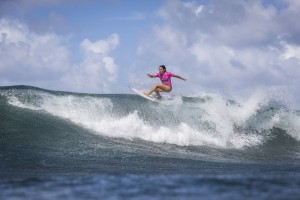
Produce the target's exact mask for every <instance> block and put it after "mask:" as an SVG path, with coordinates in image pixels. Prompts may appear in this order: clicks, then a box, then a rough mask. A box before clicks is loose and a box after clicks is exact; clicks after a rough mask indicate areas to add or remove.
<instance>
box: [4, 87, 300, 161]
mask: <svg viewBox="0 0 300 200" xmlns="http://www.w3.org/2000/svg"><path fill="white" fill-rule="evenodd" d="M0 108H1V114H0V119H1V130H0V132H1V136H2V139H3V140H2V141H4V142H3V145H2V146H1V149H2V151H1V152H2V157H4V158H6V159H7V160H10V159H15V157H11V156H9V155H10V154H14V155H15V156H17V154H18V153H20V152H21V154H22V155H23V156H24V154H26V153H27V155H28V156H29V159H27V161H26V162H30V161H32V162H35V161H36V157H40V156H41V154H42V155H45V156H46V157H48V158H49V156H50V157H51V158H54V157H55V159H58V158H61V159H62V160H64V158H65V156H66V155H69V157H68V158H70V155H71V157H72V156H79V155H82V156H83V157H84V158H87V157H93V156H94V157H93V158H97V156H100V155H101V156H102V157H101V159H103V157H105V158H107V159H108V160H110V162H111V161H112V160H113V158H115V157H118V158H119V157H120V156H121V155H122V156H123V158H126V156H127V155H131V156H136V157H138V158H144V157H145V156H151V157H152V156H154V157H156V158H157V159H158V157H159V158H161V156H162V157H168V158H169V157H172V158H176V159H192V160H202V161H204V160H206V161H208V160H209V161H218V162H223V161H226V162H228V161H230V162H231V161H233V162H247V163H249V162H270V160H271V162H280V161H283V160H284V161H287V160H290V161H291V162H295V161H297V160H299V155H300V154H299V152H300V150H299V149H300V148H299V147H300V145H299V140H300V116H299V114H298V113H297V112H295V111H292V110H290V109H289V108H288V106H287V105H286V104H285V103H284V102H283V101H282V100H280V99H276V98H265V97H258V96H256V97H253V98H251V99H248V100H247V101H245V102H235V101H232V100H226V99H224V98H222V97H220V96H205V97H174V98H173V99H172V100H169V101H164V102H162V103H155V102H150V101H147V100H145V99H143V98H141V97H139V96H137V95H131V94H111V95H102V94H99V95H95V94H78V93H70V92H60V91H49V90H44V89H40V88H35V87H29V86H10V87H2V88H0ZM33 155H34V156H33ZM86 156H87V157H86ZM122 156H121V157H122ZM42 157H43V156H42ZM20 159H21V158H20ZM49 159H50V158H49ZM21 160H22V159H21ZM38 160H39V162H40V163H39V164H42V165H47V159H44V160H43V158H40V159H38Z"/></svg>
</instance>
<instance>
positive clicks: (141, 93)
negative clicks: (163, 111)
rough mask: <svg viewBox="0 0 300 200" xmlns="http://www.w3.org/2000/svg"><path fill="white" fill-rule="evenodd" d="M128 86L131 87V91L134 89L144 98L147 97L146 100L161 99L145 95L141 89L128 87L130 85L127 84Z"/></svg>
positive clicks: (154, 100)
mask: <svg viewBox="0 0 300 200" xmlns="http://www.w3.org/2000/svg"><path fill="white" fill-rule="evenodd" d="M128 87H129V88H130V89H132V91H134V92H135V93H137V94H138V95H140V96H141V97H143V98H145V99H148V100H150V101H153V102H160V101H161V100H160V99H158V98H156V97H154V96H152V95H150V96H147V95H145V94H144V92H143V91H140V90H138V89H136V88H133V87H130V86H128Z"/></svg>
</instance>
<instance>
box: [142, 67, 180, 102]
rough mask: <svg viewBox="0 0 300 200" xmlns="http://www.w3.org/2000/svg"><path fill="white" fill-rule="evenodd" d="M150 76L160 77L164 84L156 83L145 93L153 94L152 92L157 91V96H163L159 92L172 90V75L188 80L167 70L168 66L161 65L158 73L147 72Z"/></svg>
mask: <svg viewBox="0 0 300 200" xmlns="http://www.w3.org/2000/svg"><path fill="white" fill-rule="evenodd" d="M147 75H148V76H149V77H150V78H154V77H159V78H160V80H161V82H162V84H158V83H157V84H155V85H154V86H153V87H152V88H151V90H150V91H149V92H144V94H145V95H147V96H149V95H150V94H152V92H155V93H156V95H157V98H159V99H160V98H161V96H160V93H159V92H171V90H172V82H171V77H176V78H179V79H181V80H184V81H185V80H186V79H185V78H182V77H181V76H179V75H175V74H172V73H171V72H167V70H166V66H164V65H161V66H159V73H156V74H153V75H152V74H147Z"/></svg>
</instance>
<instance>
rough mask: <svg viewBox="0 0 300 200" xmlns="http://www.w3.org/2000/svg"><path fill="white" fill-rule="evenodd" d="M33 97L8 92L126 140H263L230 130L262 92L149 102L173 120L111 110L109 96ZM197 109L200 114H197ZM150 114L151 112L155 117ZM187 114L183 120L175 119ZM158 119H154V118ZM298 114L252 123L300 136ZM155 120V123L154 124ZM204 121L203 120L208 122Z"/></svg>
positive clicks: (231, 144)
mask: <svg viewBox="0 0 300 200" xmlns="http://www.w3.org/2000/svg"><path fill="white" fill-rule="evenodd" d="M35 95H38V96H39V100H38V101H37V102H26V101H25V102H24V101H21V100H20V99H19V98H17V97H16V96H14V95H8V99H9V103H10V104H12V105H14V106H18V107H22V108H28V109H33V110H44V111H46V112H48V113H50V114H52V115H54V116H58V117H62V118H65V119H69V120H71V121H72V122H74V123H76V124H78V125H80V126H82V127H84V128H87V129H90V130H92V131H93V132H94V133H95V134H101V135H106V136H109V137H120V138H126V139H130V140H132V139H135V138H139V139H142V140H147V141H151V142H159V143H169V144H176V145H184V146H187V145H196V146H202V145H206V146H215V147H221V148H243V147H246V146H255V145H259V144H261V143H262V142H263V141H264V135H260V134H256V133H249V132H248V133H243V132H241V131H240V132H237V131H236V130H235V127H236V126H241V127H245V126H247V125H249V123H250V124H251V119H252V118H254V119H256V114H257V110H258V109H259V108H260V106H261V105H262V102H263V101H264V100H263V99H264V98H262V97H261V96H259V97H257V96H254V97H253V98H250V99H249V100H247V101H245V102H241V103H240V104H239V105H236V104H233V105H230V104H228V101H226V100H225V99H224V98H223V97H222V96H218V95H214V96H213V97H212V99H211V100H209V101H206V102H204V103H203V102H201V103H193V105H192V106H193V107H192V108H189V107H187V108H185V110H182V107H183V106H185V105H183V101H182V98H176V99H175V100H174V102H175V103H174V104H159V105H156V104H155V105H154V104H153V105H152V106H153V107H152V109H157V110H158V111H157V112H162V113H160V114H161V115H163V114H164V113H163V112H164V109H167V110H168V111H170V112H172V114H173V115H176V117H177V120H178V121H179V122H178V123H177V124H173V125H163V124H162V125H153V123H150V122H149V121H145V120H144V119H143V117H141V113H139V112H138V111H136V110H133V111H132V112H131V113H129V114H127V115H125V116H124V115H123V116H122V117H121V116H115V115H113V114H112V112H113V110H114V105H113V103H112V101H111V100H110V99H109V98H100V97H90V96H74V95H64V96H57V95H52V94H48V93H43V92H41V93H39V94H37V93H36V94H35ZM191 112H192V113H193V114H195V116H198V119H195V121H196V122H195V123H200V125H201V128H197V126H196V125H195V126H194V124H193V123H192V122H191V120H189V117H190V115H191ZM197 112H201V113H197ZM154 117H155V116H154ZM180 119H187V120H185V121H184V120H180ZM158 120H159V119H158ZM299 122H300V117H299V116H296V114H295V115H287V114H286V113H277V114H275V115H273V116H272V117H271V118H270V119H269V120H267V121H265V122H263V123H259V122H253V124H251V125H252V126H254V128H256V130H267V129H270V128H272V127H274V126H279V127H282V128H285V130H288V131H289V134H290V135H291V136H293V137H295V138H297V139H298V140H300V135H299V131H298V132H297V130H300V126H299V124H300V123H299ZM158 124H159V123H158ZM205 124H208V125H207V126H206V125H205Z"/></svg>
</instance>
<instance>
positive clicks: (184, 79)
mask: <svg viewBox="0 0 300 200" xmlns="http://www.w3.org/2000/svg"><path fill="white" fill-rule="evenodd" d="M174 77H175V78H179V79H181V80H183V81H186V78H183V77H181V76H179V75H174Z"/></svg>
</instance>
